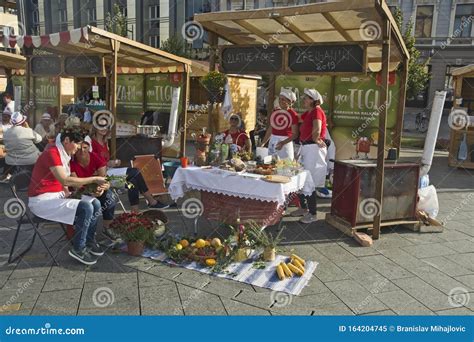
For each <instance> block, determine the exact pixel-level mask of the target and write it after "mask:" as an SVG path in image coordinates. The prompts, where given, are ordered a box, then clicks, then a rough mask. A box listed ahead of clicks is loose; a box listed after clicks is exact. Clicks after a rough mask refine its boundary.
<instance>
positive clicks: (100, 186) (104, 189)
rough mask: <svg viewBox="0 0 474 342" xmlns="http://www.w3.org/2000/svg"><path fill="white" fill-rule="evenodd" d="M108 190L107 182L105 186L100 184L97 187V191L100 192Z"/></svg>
mask: <svg viewBox="0 0 474 342" xmlns="http://www.w3.org/2000/svg"><path fill="white" fill-rule="evenodd" d="M109 189H110V183H109V182H107V183H105V184H102V185H99V186H98V187H97V190H101V191H107V190H109Z"/></svg>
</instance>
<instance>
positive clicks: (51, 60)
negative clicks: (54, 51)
mask: <svg viewBox="0 0 474 342" xmlns="http://www.w3.org/2000/svg"><path fill="white" fill-rule="evenodd" d="M31 73H32V74H33V76H40V75H42V76H47V75H54V76H57V75H59V74H61V59H60V58H59V57H57V56H35V57H31Z"/></svg>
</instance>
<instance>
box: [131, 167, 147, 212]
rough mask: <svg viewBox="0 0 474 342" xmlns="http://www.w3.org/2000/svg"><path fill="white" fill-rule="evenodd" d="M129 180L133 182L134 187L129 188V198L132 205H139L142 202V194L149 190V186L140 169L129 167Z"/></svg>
mask: <svg viewBox="0 0 474 342" xmlns="http://www.w3.org/2000/svg"><path fill="white" fill-rule="evenodd" d="M127 182H130V183H132V184H133V187H132V188H131V189H128V200H129V202H130V205H138V203H139V202H140V199H139V198H140V194H143V193H145V192H147V191H148V186H147V185H146V182H145V179H143V176H142V174H141V173H140V170H138V169H136V168H133V167H129V168H128V169H127Z"/></svg>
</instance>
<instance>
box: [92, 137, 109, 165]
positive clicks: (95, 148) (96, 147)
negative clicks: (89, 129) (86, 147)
mask: <svg viewBox="0 0 474 342" xmlns="http://www.w3.org/2000/svg"><path fill="white" fill-rule="evenodd" d="M91 140H92V152H94V153H97V155H98V156H99V157H101V158H102V159H104V160H105V163H108V162H109V160H110V152H109V147H108V146H107V143H106V144H105V145H101V144H100V143H99V142H98V141H97V140H95V139H91Z"/></svg>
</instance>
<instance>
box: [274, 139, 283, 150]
mask: <svg viewBox="0 0 474 342" xmlns="http://www.w3.org/2000/svg"><path fill="white" fill-rule="evenodd" d="M283 146H285V144H284V143H283V141H280V142H278V143H277V144H276V145H275V149H276V150H277V151H280V150H281V149H282V148H283Z"/></svg>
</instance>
